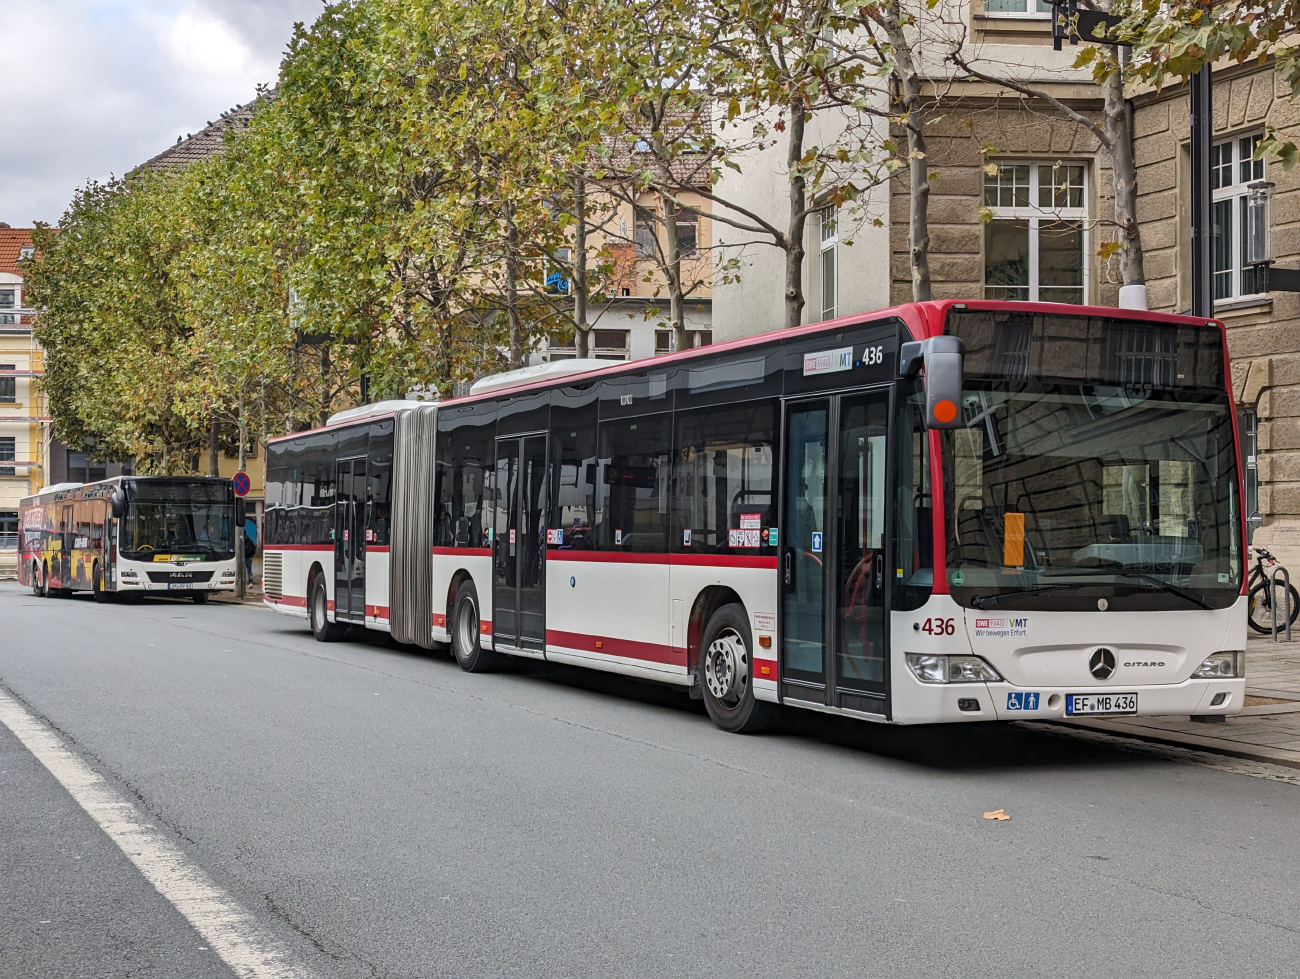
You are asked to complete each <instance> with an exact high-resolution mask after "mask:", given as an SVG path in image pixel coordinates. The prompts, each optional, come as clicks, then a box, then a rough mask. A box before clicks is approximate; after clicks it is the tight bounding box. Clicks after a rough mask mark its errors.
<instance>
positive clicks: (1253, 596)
mask: <svg viewBox="0 0 1300 979" xmlns="http://www.w3.org/2000/svg"><path fill="white" fill-rule="evenodd" d="M1254 550H1255V566H1254V567H1253V568H1251V570H1250V590H1249V593H1248V598H1247V608H1248V609H1249V610H1250V613H1249V615H1248V616H1247V618H1248V620H1249V621H1250V627H1251V628H1252V629H1254V630H1255V631H1256V632H1261V633H1264V634H1266V635H1272V633H1273V601H1274V600H1276V601H1277V602H1278V603H1279V607H1280V608H1283V609H1284V608H1286V606H1285V605H1282V604H1281V603H1282V602H1283V601H1285V596H1284V595H1283V593H1282V583H1281V582H1280V581H1279V582H1273V581H1272V580H1271V579H1270V578H1269V576H1268V575H1267V574H1266V573H1265V571H1264V562H1265V561H1267V562H1268V565H1269V567H1270V568H1271V567H1274V566H1276V565H1277V563H1278V562H1277V558H1275V557H1274V556H1273V555H1272V554H1270V553H1268V551H1266V550H1265V549H1264V548H1262V547H1256V548H1255V549H1254ZM1289 588H1290V591H1291V624H1292V625H1294V624H1295V621H1296V618H1297V617H1300V592H1297V591H1296V590H1295V585H1290V586H1289ZM1283 618H1285V613H1282V614H1281V615H1279V617H1278V623H1277V627H1278V628H1279V629H1283V628H1285V627H1286V623H1285V622H1283V621H1282V619H1283Z"/></svg>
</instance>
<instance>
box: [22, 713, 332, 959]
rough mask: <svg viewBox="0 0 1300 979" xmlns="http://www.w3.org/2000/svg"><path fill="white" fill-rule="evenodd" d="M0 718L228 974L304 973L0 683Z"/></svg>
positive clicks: (158, 830) (251, 917) (245, 913)
mask: <svg viewBox="0 0 1300 979" xmlns="http://www.w3.org/2000/svg"><path fill="white" fill-rule="evenodd" d="M0 722H3V723H4V725H5V727H7V728H9V730H10V731H12V732H13V733H14V736H15V737H17V738H18V740H19V741H21V742H22V743H23V744H24V745H25V746H26V748H27V750H28V751H30V752H31V753H32V754H33V755H35V756H36V758H37V760H38V761H40V763H41V764H42V765H44V766H45V767H46V768H47V769H49V771H50V774H51V775H53V776H54V777H55V778H56V779H58V780H59V782H60V784H62V786H63V787H64V788H65V789H67V790H68V793H69V794H70V795H71V796H72V798H74V799H75V800H77V803H78V804H79V805H80V806H81V808H82V809H84V810H86V812H87V813H89V814H90V818H91V819H93V820H94V821H95V822H96V823H98V824H99V826H100V828H101V829H102V830H103V831H104V832H105V833H107V834H108V836H109V838H110V839H111V840H112V841H113V842H114V843H116V844H117V845H118V847H119V848H120V849H121V850H122V852H123V853H124V854H126V856H127V859H129V860H130V861H131V862H132V863H133V864H135V865H136V867H137V868H138V869H139V871H140V873H142V874H144V876H145V878H146V879H147V880H148V881H149V883H151V884H153V886H154V887H155V888H157V890H158V893H159V894H161V895H162V896H163V897H164V898H166V899H167V901H169V902H170V903H171V904H172V906H174V907H175V908H176V910H177V911H179V912H180V913H181V914H183V915H184V916H185V918H186V920H188V921H189V923H190V924H191V925H193V926H194V929H195V930H196V931H197V932H198V933H199V934H200V935H202V936H203V938H204V940H205V941H206V942H207V943H208V946H209V947H210V948H212V949H213V950H214V951H215V952H216V953H217V954H218V955H220V956H221V960H222V961H223V962H225V963H226V965H228V966H230V969H231V971H232V972H234V973H235V975H237V976H240V977H241V979H311V977H312V974H311V973H310V972H309V971H307V970H306V969H304V968H302V967H301V966H298V965H296V964H294V963H293V961H292V960H291V958H290V957H289V955H288V954H287V952H286V951H285V950H284V949H283V948H281V947H280V943H279V942H278V941H277V940H276V938H274V937H273V936H272V935H270V934H268V933H267V932H266V930H265V929H263V928H262V927H261V926H260V925H259V924H258V923H257V921H256V920H254V918H253V916H252V915H251V914H249V913H248V912H247V911H245V910H244V909H243V908H242V907H240V905H239V904H238V902H236V901H235V899H234V898H232V897H231V896H230V895H229V894H227V893H226V892H225V891H223V890H222V889H221V888H220V887H218V886H217V885H216V884H214V883H213V882H212V881H211V880H210V879H209V878H208V876H207V874H205V873H204V872H203V871H202V870H200V869H199V868H198V867H197V866H195V865H194V864H193V863H192V862H191V861H190V860H189V858H187V857H186V856H185V854H184V853H183V852H182V851H181V849H180V848H179V847H178V846H177V845H176V844H175V843H174V842H172V840H171V839H169V838H168V835H167V834H166V833H165V832H164V831H163V830H161V829H159V828H158V827H157V826H155V825H154V824H153V823H152V822H150V821H149V820H148V819H147V818H146V817H145V815H144V814H143V813H142V812H140V810H139V809H138V808H137V807H136V806H135V805H134V804H133V803H131V802H128V801H127V800H126V799H124V798H122V796H121V795H120V794H119V793H118V792H116V791H115V790H114V789H113V788H112V787H111V786H110V785H109V784H108V783H107V782H106V781H105V780H104V779H103V778H102V777H101V776H100V775H98V774H96V773H95V772H94V771H92V770H91V768H90V767H89V766H88V765H87V764H86V763H85V762H84V761H82V760H81V759H80V758H78V757H77V756H76V755H74V754H73V753H72V752H71V751H69V750H68V749H67V747H66V746H65V745H64V744H63V742H62V741H60V740H59V738H58V737H57V736H56V735H55V734H54V732H52V731H51V730H49V728H47V727H46V726H45V725H44V724H42V723H41V722H40V721H38V720H37V719H36V718H35V717H33V716H32V715H31V714H30V713H28V712H27V710H26V709H24V708H23V706H22V705H21V704H19V703H18V702H17V701H16V700H14V699H13V698H12V697H10V696H9V695H8V694H7V693H5V692H4V691H3V690H0Z"/></svg>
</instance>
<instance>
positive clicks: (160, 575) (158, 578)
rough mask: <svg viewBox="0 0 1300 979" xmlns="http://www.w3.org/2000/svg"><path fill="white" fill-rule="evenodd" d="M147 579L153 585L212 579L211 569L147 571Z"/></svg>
mask: <svg viewBox="0 0 1300 979" xmlns="http://www.w3.org/2000/svg"><path fill="white" fill-rule="evenodd" d="M145 573H146V574H148V575H149V580H150V581H152V582H153V583H154V584H155V585H162V584H168V583H170V582H173V581H174V582H187V581H188V582H193V583H194V584H199V585H201V584H203V582H205V581H211V580H212V572H211V571H148V572H145Z"/></svg>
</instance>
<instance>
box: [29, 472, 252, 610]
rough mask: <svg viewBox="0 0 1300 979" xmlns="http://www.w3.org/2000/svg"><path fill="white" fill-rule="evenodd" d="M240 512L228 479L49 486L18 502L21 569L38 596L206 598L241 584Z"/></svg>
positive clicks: (128, 478)
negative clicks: (82, 594)
mask: <svg viewBox="0 0 1300 979" xmlns="http://www.w3.org/2000/svg"><path fill="white" fill-rule="evenodd" d="M235 511H236V504H235V491H234V488H233V486H232V485H231V482H230V480H228V479H215V478H201V477H200V478H191V477H182V476H118V477H115V478H113V479H105V480H102V481H100V482H97V483H84V484H83V483H60V484H58V485H57V486H49V487H46V488H45V489H43V490H41V491H40V492H39V493H37V494H36V495H35V496H29V497H27V498H25V499H24V500H22V502H21V503H20V504H19V510H18V523H19V541H18V578H19V581H20V582H21V583H23V584H24V585H28V586H30V587H31V589H32V591H33V592H34V593H35V594H36V595H39V596H50V595H70V594H71V593H73V592H75V591H89V592H91V593H92V594H93V595H94V597H95V600H96V601H100V602H104V601H109V600H111V599H112V597H113V596H114V595H124V594H145V593H150V592H166V593H167V594H169V595H172V596H177V595H180V596H183V597H189V598H192V599H193V600H194V601H195V602H198V603H200V604H201V603H203V602H206V601H207V600H208V597H209V596H210V595H211V594H212V593H213V592H214V591H234V589H235V561H236V559H237V556H236V548H237V545H238V544H239V543H240V542H239V541H238V540H237V538H236V525H235V517H236V513H235Z"/></svg>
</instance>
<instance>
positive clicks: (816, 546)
mask: <svg viewBox="0 0 1300 979" xmlns="http://www.w3.org/2000/svg"><path fill="white" fill-rule="evenodd" d="M812 552H813V553H814V554H820V553H821V552H822V535H821V534H820V533H815V534H813V535H812Z"/></svg>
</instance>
